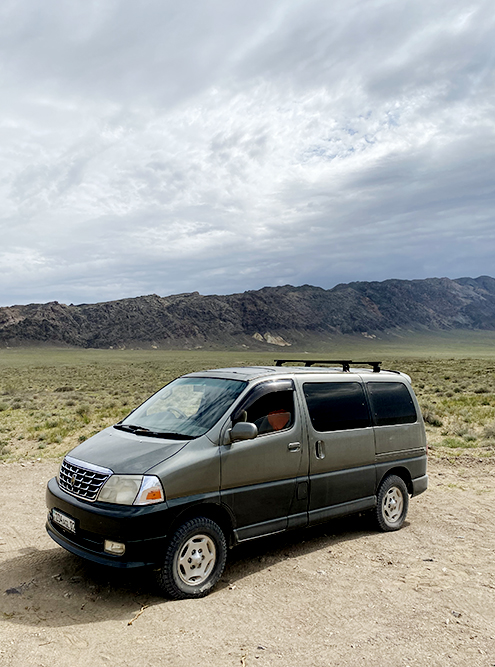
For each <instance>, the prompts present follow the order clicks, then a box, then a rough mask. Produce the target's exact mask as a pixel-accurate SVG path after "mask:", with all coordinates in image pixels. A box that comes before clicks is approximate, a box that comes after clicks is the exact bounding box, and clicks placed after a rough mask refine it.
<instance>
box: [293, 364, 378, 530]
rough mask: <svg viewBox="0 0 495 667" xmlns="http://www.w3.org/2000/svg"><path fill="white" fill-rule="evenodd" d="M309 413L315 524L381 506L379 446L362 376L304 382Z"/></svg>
mask: <svg viewBox="0 0 495 667" xmlns="http://www.w3.org/2000/svg"><path fill="white" fill-rule="evenodd" d="M303 393H304V397H305V400H306V408H307V412H308V418H309V419H308V440H309V479H310V499H309V522H310V523H317V522H319V521H324V520H326V519H327V518H329V517H332V516H339V515H344V514H349V513H351V512H355V511H360V510H364V509H368V508H371V507H373V506H374V505H375V479H376V474H375V465H374V464H375V443H374V436H373V428H372V426H371V419H370V412H369V408H368V401H367V398H366V395H365V392H364V389H363V384H362V382H361V381H360V378H359V377H356V376H351V377H349V378H342V377H340V378H338V379H337V378H336V380H335V381H333V380H328V379H325V381H324V382H318V381H315V380H314V379H313V378H311V379H308V381H306V382H303Z"/></svg>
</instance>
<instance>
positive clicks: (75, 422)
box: [0, 332, 495, 461]
mask: <svg viewBox="0 0 495 667" xmlns="http://www.w3.org/2000/svg"><path fill="white" fill-rule="evenodd" d="M478 334H479V335H478ZM428 341H429V342H428ZM494 342H495V338H494V336H493V335H492V334H491V333H490V334H487V333H486V332H477V333H476V334H475V335H474V336H471V335H470V334H467V335H466V337H465V338H462V337H461V338H459V336H457V337H454V336H451V335H450V334H443V335H440V336H438V337H436V338H435V337H433V338H432V337H428V336H424V337H421V336H416V337H415V338H414V339H407V340H400V339H398V338H396V339H394V340H388V341H386V340H376V339H365V340H363V339H357V338H356V339H354V340H349V339H347V340H346V341H340V342H337V341H334V343H333V344H332V347H331V350H327V351H326V352H325V353H322V351H321V350H320V351H319V352H318V353H314V354H311V355H310V354H307V353H301V352H299V353H297V352H292V351H290V352H289V351H287V350H279V349H278V348H275V349H274V351H273V352H270V353H255V352H251V351H235V352H234V351H230V352H208V351H204V350H194V351H178V352H171V351H161V350H150V351H139V350H69V349H65V350H62V349H51V348H45V349H43V348H37V349H26V350H15V349H11V350H1V351H0V460H4V461H10V460H22V459H33V458H59V457H61V456H62V455H63V454H64V453H65V452H67V451H69V450H70V449H71V448H72V447H74V446H75V445H76V444H77V443H78V442H82V441H83V440H85V439H86V438H88V437H90V436H91V435H93V434H94V433H97V432H98V431H100V430H101V429H102V428H104V427H106V426H109V425H110V424H113V423H115V422H117V421H118V420H119V419H121V418H122V417H124V416H125V415H126V414H127V413H128V412H130V410H131V409H132V408H134V407H135V406H136V405H138V404H140V403H141V402H142V401H143V400H144V399H145V398H147V397H148V396H149V395H150V394H152V393H153V392H154V391H156V390H157V389H159V388H160V387H161V386H163V385H164V384H166V383H167V382H168V381H170V380H171V379H173V378H174V377H176V376H177V375H181V374H183V373H186V372H189V371H192V370H200V369H204V368H214V367H225V366H237V365H249V364H269V365H271V364H272V363H273V359H274V358H276V357H278V356H280V357H286V358H291V357H296V358H298V357H299V358H311V357H313V358H322V356H326V357H331V358H354V357H356V356H358V357H360V358H370V359H376V358H378V359H381V360H383V366H384V367H385V368H395V369H400V370H403V371H405V372H406V373H408V374H409V375H410V376H411V377H412V380H413V385H414V387H415V390H416V393H417V395H418V399H419V402H420V405H421V408H422V411H423V415H424V418H425V423H426V427H427V432H428V440H429V444H430V451H431V454H432V455H433V456H436V457H442V458H449V459H455V458H458V457H478V458H486V457H495V345H494Z"/></svg>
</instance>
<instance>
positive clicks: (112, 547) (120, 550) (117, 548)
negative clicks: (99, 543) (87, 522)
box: [103, 540, 125, 556]
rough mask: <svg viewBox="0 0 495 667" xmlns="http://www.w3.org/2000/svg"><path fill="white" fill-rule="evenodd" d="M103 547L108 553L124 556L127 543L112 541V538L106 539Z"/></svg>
mask: <svg viewBox="0 0 495 667" xmlns="http://www.w3.org/2000/svg"><path fill="white" fill-rule="evenodd" d="M103 549H104V551H106V552H107V554H113V555H114V556H123V555H124V554H125V544H122V542H112V540H105V542H104V544H103Z"/></svg>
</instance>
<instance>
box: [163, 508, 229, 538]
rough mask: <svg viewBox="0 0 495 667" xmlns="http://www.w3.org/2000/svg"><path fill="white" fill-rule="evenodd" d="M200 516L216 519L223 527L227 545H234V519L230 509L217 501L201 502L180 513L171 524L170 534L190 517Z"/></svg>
mask: <svg viewBox="0 0 495 667" xmlns="http://www.w3.org/2000/svg"><path fill="white" fill-rule="evenodd" d="M199 517H205V518H206V519H210V520H211V521H214V522H215V523H216V524H218V526H219V527H220V528H221V529H222V531H223V534H224V535H225V539H226V541H227V545H228V546H229V547H230V546H233V544H234V531H233V523H234V522H233V520H232V517H231V515H230V513H229V511H228V510H227V509H226V508H225V507H224V506H223V505H219V504H217V503H201V504H199V505H193V506H191V507H188V508H187V509H185V510H184V511H183V512H181V513H180V514H178V515H177V516H176V517H175V518H174V520H173V522H172V524H171V526H170V531H169V533H170V535H172V534H173V533H174V532H175V531H176V530H177V528H178V527H179V526H181V525H182V524H183V523H185V522H186V521H189V520H190V519H196V518H199Z"/></svg>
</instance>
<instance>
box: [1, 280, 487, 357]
mask: <svg viewBox="0 0 495 667" xmlns="http://www.w3.org/2000/svg"><path fill="white" fill-rule="evenodd" d="M441 329H489V330H493V329H495V279H493V278H490V277H489V276H481V277H479V278H459V279H458V280H450V279H448V278H429V279H426V280H386V281H384V282H355V283H349V284H345V285H344V284H341V285H337V286H336V287H334V288H332V289H330V290H324V289H322V288H320V287H312V286H310V285H303V286H302V287H292V286H290V285H285V286H283V287H264V288H263V289H261V290H258V291H250V292H244V293H242V294H230V295H225V296H218V295H211V296H202V295H200V294H199V293H198V292H193V293H191V294H177V295H173V296H168V297H160V296H157V295H156V294H152V295H149V296H142V297H136V298H132V299H121V300H119V301H109V302H106V303H95V304H80V305H76V306H75V305H70V306H67V305H64V304H60V303H58V302H51V303H46V304H29V305H25V306H11V307H6V308H0V345H2V346H22V345H31V344H39V343H48V344H54V345H60V344H65V345H71V346H77V347H96V348H108V347H123V346H137V347H143V346H145V347H147V346H160V347H161V346H167V347H195V346H204V345H208V346H220V347H221V346H226V345H250V346H251V345H253V344H254V345H256V344H259V345H262V344H267V343H271V344H278V345H284V344H286V343H287V344H292V343H296V342H300V341H302V340H308V338H309V339H311V338H318V339H320V340H321V339H322V337H323V338H324V337H325V336H329V335H333V334H352V333H367V334H373V333H378V332H383V331H392V330H396V331H400V330H441ZM256 341H258V343H256Z"/></svg>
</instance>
